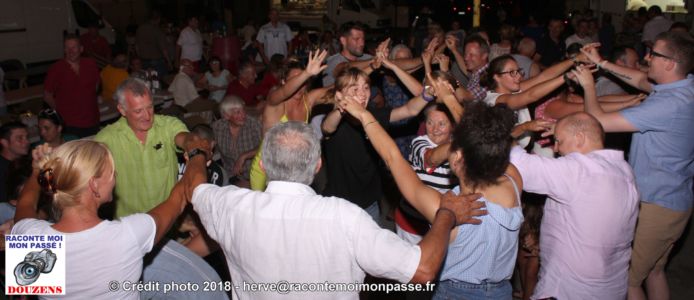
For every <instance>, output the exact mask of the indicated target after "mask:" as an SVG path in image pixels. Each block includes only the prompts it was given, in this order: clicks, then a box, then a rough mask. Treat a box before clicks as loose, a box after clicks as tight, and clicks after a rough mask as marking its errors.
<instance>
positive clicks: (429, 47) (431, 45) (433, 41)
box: [424, 37, 439, 53]
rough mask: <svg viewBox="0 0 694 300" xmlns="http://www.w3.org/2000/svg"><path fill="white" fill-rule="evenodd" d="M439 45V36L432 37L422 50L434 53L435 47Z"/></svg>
mask: <svg viewBox="0 0 694 300" xmlns="http://www.w3.org/2000/svg"><path fill="white" fill-rule="evenodd" d="M438 45H439V38H438V37H434V38H433V39H431V41H429V44H428V45H427V47H426V49H424V52H431V53H434V52H436V47H437V46H438Z"/></svg>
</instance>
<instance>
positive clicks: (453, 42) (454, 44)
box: [446, 35, 459, 52]
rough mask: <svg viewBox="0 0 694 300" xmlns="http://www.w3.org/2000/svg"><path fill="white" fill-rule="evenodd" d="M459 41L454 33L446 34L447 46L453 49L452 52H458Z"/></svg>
mask: <svg viewBox="0 0 694 300" xmlns="http://www.w3.org/2000/svg"><path fill="white" fill-rule="evenodd" d="M458 42H459V41H458V38H457V37H455V36H454V35H448V36H446V48H448V50H451V51H452V52H457V51H458Z"/></svg>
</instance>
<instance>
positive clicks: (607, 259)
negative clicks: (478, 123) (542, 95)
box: [511, 112, 639, 299]
mask: <svg viewBox="0 0 694 300" xmlns="http://www.w3.org/2000/svg"><path fill="white" fill-rule="evenodd" d="M554 136H555V140H556V142H555V144H554V147H555V151H558V152H559V154H561V155H562V156H563V157H561V158H556V159H555V158H546V157H542V156H538V155H530V154H527V153H526V152H525V151H524V150H523V149H521V148H520V147H519V146H516V147H515V148H514V149H513V150H512V152H511V162H512V163H513V164H514V165H515V166H516V168H518V170H519V171H520V173H521V176H522V177H523V189H524V190H526V191H529V192H533V193H540V194H547V195H548V196H549V198H548V200H547V203H546V204H545V211H544V216H543V219H542V226H541V228H542V230H541V231H540V261H542V264H541V265H540V274H539V277H540V281H539V282H538V284H537V287H536V288H535V292H534V294H533V296H532V298H533V299H545V298H556V299H624V298H625V297H626V294H627V269H628V267H629V259H630V258H631V241H632V240H633V238H634V228H635V226H636V216H637V213H638V203H639V202H638V193H637V191H636V182H635V180H634V174H633V172H632V170H631V167H630V166H629V164H628V163H627V162H626V161H625V160H624V155H623V153H622V151H616V150H607V149H604V147H603V142H604V139H605V133H604V131H603V129H602V126H600V123H599V122H598V121H597V120H596V119H595V118H594V117H592V116H591V115H589V114H586V113H584V112H579V113H574V114H572V115H569V116H567V117H564V118H563V119H561V120H559V122H557V124H556V127H555V132H554Z"/></svg>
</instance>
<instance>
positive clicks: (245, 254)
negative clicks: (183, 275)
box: [192, 181, 421, 300]
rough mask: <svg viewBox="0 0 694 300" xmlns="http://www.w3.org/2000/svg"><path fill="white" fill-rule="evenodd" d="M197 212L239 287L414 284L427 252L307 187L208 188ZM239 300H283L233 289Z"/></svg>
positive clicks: (354, 295) (316, 295)
mask: <svg viewBox="0 0 694 300" xmlns="http://www.w3.org/2000/svg"><path fill="white" fill-rule="evenodd" d="M192 203H193V207H194V208H195V211H196V212H197V213H198V215H199V216H200V220H201V221H202V224H203V225H204V226H205V230H206V231H207V233H208V234H209V235H210V237H211V238H213V239H214V240H215V241H217V242H219V246H220V247H221V248H222V250H223V251H224V254H225V256H226V258H227V265H228V266H229V273H230V274H231V280H232V282H236V283H238V284H242V283H243V282H279V281H283V280H284V281H288V282H294V283H321V284H322V283H324V282H330V283H355V282H362V281H363V280H364V276H365V273H369V274H371V275H373V276H377V277H380V278H390V279H393V280H397V281H399V282H408V281H410V280H411V279H412V277H413V276H414V274H415V272H416V270H417V266H418V265H419V260H420V255H421V250H420V247H419V246H418V245H411V244H409V243H407V242H405V241H403V240H402V239H400V238H399V237H398V236H397V235H395V234H394V233H393V232H392V231H389V230H385V229H382V228H380V227H379V226H378V225H377V224H376V223H375V222H374V221H373V219H372V218H371V216H369V215H368V214H367V213H366V212H365V211H364V210H362V209H360V208H359V207H357V206H355V205H354V204H352V203H349V202H347V201H345V200H343V199H339V198H336V197H323V196H321V195H316V193H315V192H314V191H313V189H312V188H311V187H309V186H307V185H304V184H300V183H294V182H286V181H271V182H270V183H269V184H268V186H267V189H266V191H265V192H257V191H251V190H248V189H242V188H238V187H236V186H233V185H230V186H226V187H221V188H220V187H217V186H214V185H210V184H202V185H200V186H198V187H197V188H196V189H195V191H194V192H193V200H192ZM233 291H234V296H235V297H234V298H238V299H245V298H249V297H252V298H254V299H276V298H277V294H276V293H275V292H269V293H266V292H254V293H253V294H251V292H250V291H247V290H246V291H244V290H243V289H233ZM288 296H290V298H292V299H355V300H356V299H359V294H358V292H356V291H354V292H328V293H321V292H311V293H307V294H303V293H300V292H298V291H293V292H292V293H291V294H290V295H288Z"/></svg>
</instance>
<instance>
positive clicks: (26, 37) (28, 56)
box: [0, 0, 116, 65]
mask: <svg viewBox="0 0 694 300" xmlns="http://www.w3.org/2000/svg"><path fill="white" fill-rule="evenodd" d="M94 23H96V24H99V28H100V30H99V33H100V34H101V35H102V36H103V37H105V38H106V40H107V41H108V42H109V44H114V43H115V40H116V33H115V30H114V29H113V27H112V26H111V24H109V23H108V22H107V21H106V20H105V19H104V18H103V17H101V15H100V14H99V13H98V12H97V10H96V9H94V7H93V6H92V5H91V4H90V3H89V2H87V1H86V0H30V1H25V0H3V1H0V61H4V60H9V59H18V60H20V61H21V62H23V63H24V64H25V65H26V64H34V63H48V62H52V61H55V60H57V59H60V58H62V57H63V36H64V35H65V34H68V33H70V34H78V35H79V34H82V33H85V32H86V31H87V26H88V25H89V24H94Z"/></svg>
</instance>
